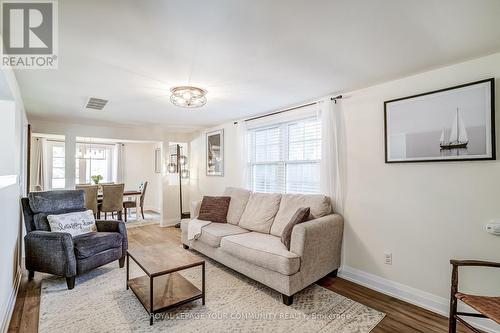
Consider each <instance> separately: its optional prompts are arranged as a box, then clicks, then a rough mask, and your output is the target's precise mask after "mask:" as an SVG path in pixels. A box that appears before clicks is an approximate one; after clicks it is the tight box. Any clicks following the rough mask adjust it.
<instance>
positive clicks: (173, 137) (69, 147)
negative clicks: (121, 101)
mask: <svg viewBox="0 0 500 333" xmlns="http://www.w3.org/2000/svg"><path fill="white" fill-rule="evenodd" d="M29 122H30V123H31V125H32V128H33V132H34V133H45V134H56V135H64V136H65V138H66V154H67V156H74V144H69V142H74V140H75V138H76V137H92V138H103V139H114V140H118V141H119V140H124V141H127V140H138V141H151V142H161V144H162V149H163V148H164V147H168V143H169V142H172V141H179V142H187V141H188V138H189V135H187V134H184V133H174V132H166V131H164V130H162V129H160V128H144V127H126V126H99V125H94V126H93V125H81V124H77V123H71V122H65V121H60V122H58V121H47V120H43V119H39V118H32V117H29ZM165 158H166V156H165V154H163V155H162V159H163V161H164V162H165ZM70 160H72V159H70ZM164 167H165V163H163V168H164ZM74 170H75V167H74V165H73V166H71V165H68V163H66V175H68V174H69V175H72V174H73V175H74ZM73 180H74V179H73ZM66 187H67V188H74V183H73V184H71V183H70V182H69V181H68V177H67V180H66ZM161 187H162V191H161V193H162V201H163V205H162V211H161V215H162V220H161V225H162V226H168V225H173V224H175V223H178V222H179V221H180V213H179V204H178V200H179V199H178V190H177V191H176V188H177V187H176V186H175V185H172V184H170V183H169V181H168V177H167V176H166V173H165V170H163V172H162V185H161Z"/></svg>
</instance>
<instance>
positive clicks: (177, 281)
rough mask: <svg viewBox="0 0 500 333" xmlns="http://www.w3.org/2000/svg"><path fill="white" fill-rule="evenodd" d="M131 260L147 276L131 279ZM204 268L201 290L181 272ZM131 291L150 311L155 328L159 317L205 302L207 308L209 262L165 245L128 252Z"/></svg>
mask: <svg viewBox="0 0 500 333" xmlns="http://www.w3.org/2000/svg"><path fill="white" fill-rule="evenodd" d="M130 258H132V260H133V261H135V263H136V264H137V265H139V267H140V268H141V269H142V270H143V271H144V273H146V275H144V276H141V277H138V278H134V279H130V278H129V271H130ZM197 266H200V267H201V290H200V289H198V288H197V287H196V286H195V285H193V284H192V283H191V282H189V281H188V280H186V279H185V278H184V277H183V276H182V275H180V274H179V273H178V272H179V271H181V270H184V269H188V268H193V267H197ZM129 287H130V289H132V291H133V292H134V294H135V295H136V296H137V298H138V299H139V301H140V302H141V303H142V305H143V306H144V308H145V309H146V311H148V313H149V316H150V318H149V324H150V325H153V319H154V315H155V313H160V312H165V311H167V310H169V309H171V308H173V307H176V306H179V305H182V304H186V303H188V302H192V301H194V300H197V299H200V298H201V300H202V304H203V305H205V260H202V259H200V258H198V257H197V256H195V255H193V254H192V253H190V252H188V251H186V250H183V249H180V248H178V249H177V248H172V247H168V246H164V245H154V246H146V247H141V248H136V249H129V250H128V251H127V289H128V288H129Z"/></svg>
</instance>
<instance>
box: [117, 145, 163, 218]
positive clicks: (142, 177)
mask: <svg viewBox="0 0 500 333" xmlns="http://www.w3.org/2000/svg"><path fill="white" fill-rule="evenodd" d="M123 148H124V149H123V155H124V156H123V165H124V168H123V173H124V174H123V181H124V183H125V188H126V189H138V188H139V184H140V183H141V182H143V181H147V182H148V187H147V189H146V197H145V199H144V209H148V210H154V211H156V212H160V211H161V186H162V183H161V174H159V173H155V163H154V162H155V161H154V158H155V149H157V148H160V144H157V143H125V144H124V147H123Z"/></svg>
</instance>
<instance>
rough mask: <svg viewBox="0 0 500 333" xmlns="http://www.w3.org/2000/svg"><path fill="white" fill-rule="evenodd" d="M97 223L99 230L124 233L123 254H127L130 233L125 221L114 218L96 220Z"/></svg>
mask: <svg viewBox="0 0 500 333" xmlns="http://www.w3.org/2000/svg"><path fill="white" fill-rule="evenodd" d="M95 224H96V226H97V231H98V232H119V233H120V235H122V252H123V256H125V255H126V254H127V249H128V235H127V227H126V226H125V223H124V222H121V221H113V220H96V221H95Z"/></svg>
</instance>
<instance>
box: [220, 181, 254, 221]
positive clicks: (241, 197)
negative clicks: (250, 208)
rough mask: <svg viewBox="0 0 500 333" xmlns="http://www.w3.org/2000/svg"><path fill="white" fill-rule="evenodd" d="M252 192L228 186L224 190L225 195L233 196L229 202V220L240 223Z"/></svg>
mask: <svg viewBox="0 0 500 333" xmlns="http://www.w3.org/2000/svg"><path fill="white" fill-rule="evenodd" d="M251 193H252V192H250V191H248V190H245V189H242V188H237V187H228V188H226V190H225V191H224V195H225V196H228V197H231V201H230V202H229V209H228V211H227V222H228V223H231V224H234V225H238V223H239V222H240V219H241V215H243V212H244V211H245V207H246V206H247V203H248V199H249V198H250V194H251Z"/></svg>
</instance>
